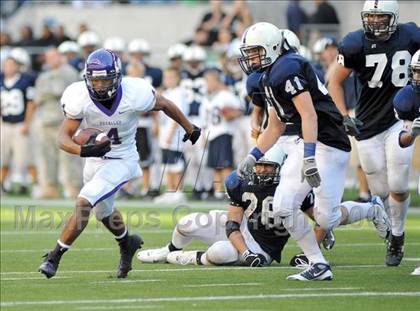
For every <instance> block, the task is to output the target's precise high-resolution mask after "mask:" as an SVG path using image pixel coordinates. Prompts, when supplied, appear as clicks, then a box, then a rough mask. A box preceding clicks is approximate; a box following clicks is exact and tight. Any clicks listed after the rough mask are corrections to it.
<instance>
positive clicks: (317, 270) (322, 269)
mask: <svg viewBox="0 0 420 311" xmlns="http://www.w3.org/2000/svg"><path fill="white" fill-rule="evenodd" d="M332 279H333V273H332V271H331V267H330V266H329V265H328V264H326V263H314V264H312V265H311V266H310V267H309V268H308V269H306V270H305V271H302V272H301V273H298V274H293V275H289V276H288V277H287V280H293V281H331V280H332Z"/></svg>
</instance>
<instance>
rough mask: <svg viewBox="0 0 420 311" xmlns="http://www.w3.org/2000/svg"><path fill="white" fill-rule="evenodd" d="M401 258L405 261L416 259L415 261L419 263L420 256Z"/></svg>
mask: <svg viewBox="0 0 420 311" xmlns="http://www.w3.org/2000/svg"><path fill="white" fill-rule="evenodd" d="M403 260H405V261H417V262H419V263H420V258H410V257H406V258H403Z"/></svg>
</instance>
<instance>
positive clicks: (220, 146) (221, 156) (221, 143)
mask: <svg viewBox="0 0 420 311" xmlns="http://www.w3.org/2000/svg"><path fill="white" fill-rule="evenodd" d="M207 166H208V167H211V168H214V169H223V168H231V167H233V150H232V135H228V134H223V135H221V136H219V137H217V138H216V139H214V140H212V141H210V143H209V151H208V157H207Z"/></svg>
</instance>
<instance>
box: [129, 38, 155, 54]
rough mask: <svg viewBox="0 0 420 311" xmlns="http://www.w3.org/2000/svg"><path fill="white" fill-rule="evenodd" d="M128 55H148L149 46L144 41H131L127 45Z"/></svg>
mask: <svg viewBox="0 0 420 311" xmlns="http://www.w3.org/2000/svg"><path fill="white" fill-rule="evenodd" d="M127 49H128V53H130V54H131V53H142V54H145V55H149V54H150V51H151V49H150V44H149V42H147V41H146V40H144V39H133V40H131V41H130V43H129V44H128V48H127Z"/></svg>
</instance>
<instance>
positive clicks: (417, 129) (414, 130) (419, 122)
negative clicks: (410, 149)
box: [410, 117, 420, 137]
mask: <svg viewBox="0 0 420 311" xmlns="http://www.w3.org/2000/svg"><path fill="white" fill-rule="evenodd" d="M410 135H411V136H413V137H417V136H419V135H420V117H418V118H416V119H414V121H413V123H412V124H411V129H410Z"/></svg>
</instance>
